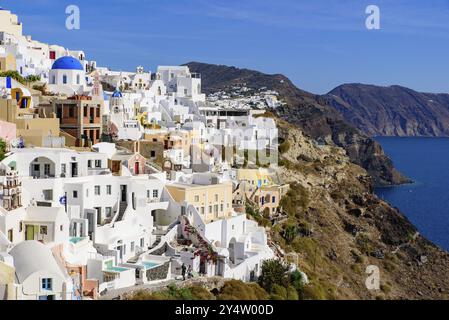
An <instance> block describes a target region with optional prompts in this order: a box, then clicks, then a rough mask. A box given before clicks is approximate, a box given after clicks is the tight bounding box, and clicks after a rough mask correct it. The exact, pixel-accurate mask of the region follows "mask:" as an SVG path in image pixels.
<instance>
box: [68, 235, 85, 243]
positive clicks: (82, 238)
mask: <svg viewBox="0 0 449 320" xmlns="http://www.w3.org/2000/svg"><path fill="white" fill-rule="evenodd" d="M84 239H86V238H84V237H72V238H70V239H69V241H70V242H71V243H73V244H77V243H78V242H80V241H83V240H84Z"/></svg>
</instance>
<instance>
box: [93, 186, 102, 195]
mask: <svg viewBox="0 0 449 320" xmlns="http://www.w3.org/2000/svg"><path fill="white" fill-rule="evenodd" d="M94 191H95V195H96V196H99V195H100V191H101V190H100V186H95V187H94Z"/></svg>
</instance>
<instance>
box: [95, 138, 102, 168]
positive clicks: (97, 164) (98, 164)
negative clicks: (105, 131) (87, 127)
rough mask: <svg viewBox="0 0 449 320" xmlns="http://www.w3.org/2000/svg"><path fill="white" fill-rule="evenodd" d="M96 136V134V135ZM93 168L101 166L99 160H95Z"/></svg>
mask: <svg viewBox="0 0 449 320" xmlns="http://www.w3.org/2000/svg"><path fill="white" fill-rule="evenodd" d="M97 138H98V135H97ZM95 168H101V160H95Z"/></svg>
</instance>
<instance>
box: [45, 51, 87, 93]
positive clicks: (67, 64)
mask: <svg viewBox="0 0 449 320" xmlns="http://www.w3.org/2000/svg"><path fill="white" fill-rule="evenodd" d="M49 85H50V89H51V90H52V91H54V92H58V93H74V92H77V93H78V92H82V91H83V89H84V86H85V85H86V73H85V71H84V68H83V65H82V64H81V62H80V61H79V60H78V59H77V58H75V57H72V56H65V57H61V58H59V59H57V60H56V61H55V62H54V63H53V66H52V67H51V70H50V74H49Z"/></svg>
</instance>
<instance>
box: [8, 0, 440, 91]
mask: <svg viewBox="0 0 449 320" xmlns="http://www.w3.org/2000/svg"><path fill="white" fill-rule="evenodd" d="M70 4H76V5H78V6H79V8H80V10H81V29H80V30H72V31H69V30H67V29H65V20H66V17H67V15H66V14H65V8H66V7H67V6H68V5H70ZM369 4H375V5H377V6H379V8H380V12H381V30H367V29H366V28H365V19H366V17H367V15H366V14H365V8H366V6H367V5H369ZM0 6H3V7H4V8H7V9H10V10H12V11H13V12H14V13H16V14H18V15H19V17H20V19H21V21H22V22H23V23H24V31H25V33H26V34H30V35H32V36H33V38H35V39H37V40H40V41H44V42H48V43H55V44H60V45H63V46H66V47H69V48H70V49H82V50H84V51H85V52H86V54H87V58H88V59H91V60H97V61H98V64H99V65H103V66H109V67H112V68H115V69H119V70H134V68H135V66H136V65H143V66H144V67H145V68H146V69H150V70H155V68H156V66H157V65H160V64H181V63H185V62H189V61H201V62H208V63H218V64H227V65H234V66H237V67H246V68H251V69H256V70H260V71H263V72H267V73H283V74H285V75H286V76H288V77H289V78H290V79H292V81H293V82H294V83H295V84H297V85H298V86H299V87H300V88H302V89H305V90H308V91H311V92H314V93H325V92H328V91H329V90H331V89H333V88H334V87H336V86H338V85H339V84H342V83H348V82H362V83H371V84H378V85H391V84H399V85H403V86H408V87H410V88H413V89H416V90H420V91H427V92H449V0H429V1H422V0H370V1H365V0H126V1H125V0H68V1H67V0H0Z"/></svg>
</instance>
